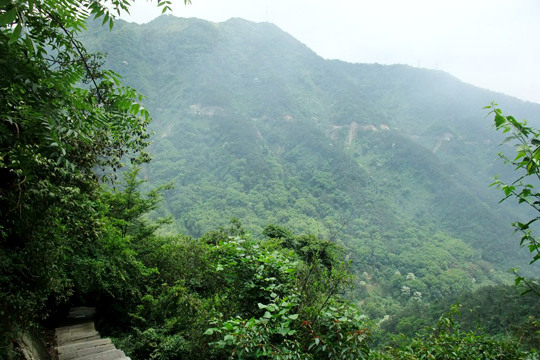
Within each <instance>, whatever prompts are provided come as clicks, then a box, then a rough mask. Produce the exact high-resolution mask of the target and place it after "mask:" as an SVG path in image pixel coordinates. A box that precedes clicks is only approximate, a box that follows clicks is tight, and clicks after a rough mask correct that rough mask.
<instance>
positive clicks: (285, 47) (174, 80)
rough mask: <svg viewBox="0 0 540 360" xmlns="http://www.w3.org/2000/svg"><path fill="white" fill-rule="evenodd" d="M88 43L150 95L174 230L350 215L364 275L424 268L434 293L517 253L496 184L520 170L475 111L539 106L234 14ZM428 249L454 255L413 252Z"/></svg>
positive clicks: (325, 220) (514, 210)
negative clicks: (325, 49)
mask: <svg viewBox="0 0 540 360" xmlns="http://www.w3.org/2000/svg"><path fill="white" fill-rule="evenodd" d="M84 41H85V42H86V43H87V44H88V46H89V47H90V48H92V47H94V48H100V49H104V50H105V51H106V52H108V65H109V66H110V67H112V68H113V70H116V71H118V72H120V73H122V74H124V79H125V82H126V83H127V84H128V85H131V86H134V87H135V88H137V89H139V90H140V91H142V92H143V93H145V94H146V95H147V100H146V101H145V105H146V106H147V107H148V108H149V109H150V110H151V113H152V114H153V117H154V123H153V130H154V131H155V133H156V134H155V137H154V145H153V146H152V148H151V149H150V150H151V152H152V153H153V155H154V161H153V162H152V163H151V164H150V165H149V166H148V167H147V168H146V169H145V170H144V172H143V173H144V175H145V176H146V177H147V178H148V180H150V183H151V184H157V183H160V182H165V181H173V182H174V183H175V185H176V190H175V191H174V192H171V193H169V194H168V195H167V196H166V199H165V206H164V207H163V208H162V209H160V212H161V214H162V215H173V216H174V218H175V220H176V223H175V228H174V229H172V231H180V232H184V233H188V234H191V235H192V236H195V237H199V236H201V235H202V234H204V233H205V232H207V231H210V230H212V229H215V228H216V227H218V226H221V225H224V224H226V223H227V221H228V219H229V218H232V217H235V218H239V219H241V220H242V221H243V222H244V224H245V226H246V227H247V228H248V229H250V230H251V231H252V232H254V233H260V232H261V230H262V228H263V227H264V226H265V225H268V224H270V223H275V224H279V225H282V226H285V227H288V228H290V229H292V230H293V231H300V232H314V233H317V234H320V236H322V237H325V238H332V237H335V236H336V229H339V228H341V227H342V225H343V224H346V227H345V230H343V231H342V232H341V233H339V238H340V239H341V240H342V241H343V242H344V243H345V244H346V245H347V247H348V248H349V251H350V252H351V254H352V258H353V261H354V264H355V267H356V269H357V271H358V272H360V273H362V272H365V271H367V272H368V273H371V274H372V275H373V274H378V275H377V276H375V277H373V276H372V275H370V278H377V277H378V278H379V279H383V278H384V279H389V278H391V277H392V276H393V275H392V274H393V273H394V272H395V271H399V272H400V273H408V272H412V273H419V272H422V273H423V275H422V276H421V277H419V278H418V281H420V282H422V284H423V285H422V284H417V286H418V288H419V289H420V288H421V289H423V290H422V291H424V293H425V294H428V295H426V296H432V297H436V296H442V295H444V294H445V291H442V292H441V291H435V288H436V287H437V286H436V285H435V284H437V283H438V280H437V279H435V278H433V276H435V277H437V275H435V274H438V276H439V278H445V276H447V278H448V279H447V280H445V281H447V282H448V283H449V284H450V285H449V284H446V285H444V286H442V288H448V289H453V290H456V289H457V288H459V287H467V286H469V287H470V286H472V280H471V279H475V283H490V282H493V281H499V280H497V279H500V278H504V277H505V275H501V274H502V273H504V272H505V271H506V269H507V268H508V267H510V266H512V265H515V264H516V263H517V264H524V261H523V259H521V256H520V254H519V249H518V245H517V240H515V236H513V235H512V233H511V229H510V223H511V222H512V221H515V220H516V219H515V216H516V215H519V216H525V214H524V213H523V211H521V210H520V209H519V208H518V207H498V206H497V205H496V204H497V202H498V200H499V199H500V194H498V193H497V192H496V191H495V190H493V189H490V188H488V185H489V183H490V181H491V179H492V177H493V176H494V175H496V174H497V173H501V174H502V175H504V176H512V171H511V169H508V168H507V167H505V166H504V165H503V164H502V163H501V162H498V161H497V160H496V154H497V152H499V151H501V149H500V148H499V147H498V144H499V143H500V141H501V140H502V137H501V135H500V134H497V133H496V132H495V131H494V130H493V129H489V121H488V120H487V119H485V115H486V112H485V110H482V107H483V106H485V105H488V104H489V103H490V102H491V101H493V100H497V101H498V102H500V103H501V106H502V107H503V108H505V109H507V110H508V111H510V112H513V113H519V114H523V116H525V117H527V118H530V119H531V120H532V119H534V118H535V117H536V118H538V116H535V115H538V114H540V105H538V104H533V103H525V102H523V101H520V100H518V99H514V98H511V97H508V96H505V95H497V96H494V95H495V94H496V93H493V92H491V91H487V90H482V89H478V88H476V87H474V86H472V85H468V84H465V83H463V82H460V81H459V80H458V79H457V78H455V77H452V76H451V75H448V74H446V73H444V72H442V71H439V70H425V69H418V68H414V67H410V66H406V65H379V64H350V63H345V62H343V61H339V60H325V59H323V58H321V57H320V56H318V55H317V54H315V53H314V52H313V51H311V50H309V49H308V48H307V47H306V46H305V45H304V44H301V43H300V42H298V41H297V40H295V39H294V38H293V37H292V36H290V35H289V34H286V33H285V32H283V31H281V30H279V28H278V27H276V26H275V25H271V24H267V23H252V22H249V21H246V20H240V19H233V20H229V21H227V22H223V23H210V22H207V21H204V20H199V19H195V20H194V19H178V18H174V17H172V16H164V17H160V18H158V19H156V20H154V21H152V22H151V23H149V24H146V25H131V24H129V23H125V22H120V23H119V24H117V25H115V28H114V29H113V32H111V33H109V32H107V31H104V30H102V29H99V28H97V27H96V28H94V27H91V35H90V36H88V37H87V38H85V39H84ZM434 149H436V151H433V150H434ZM503 149H504V148H503ZM433 234H437V235H433ZM437 239H438V240H437ZM441 239H446V240H445V241H446V242H447V243H445V244H444V245H443V244H442V242H441V241H442V240H441ZM436 244H438V245H436ZM448 244H453V245H452V246H454V247H456V248H459V249H464V250H463V251H462V253H463V254H459V253H455V252H452V251H451V249H450V248H449V246H450V245H448ZM437 247H438V248H439V249H442V250H440V251H439V250H436V249H437ZM422 249H430V251H431V252H433V251H435V253H431V254H430V256H431V257H432V258H433V259H432V261H434V262H438V261H439V260H440V262H441V263H448V264H452V265H448V267H447V268H446V270H444V269H438V270H437V267H436V266H435V265H434V264H427V262H428V259H424V260H421V261H420V259H419V258H418V257H419V256H420V253H421V252H422V251H423V250H422ZM434 249H435V250H434ZM411 250H412V252H411ZM405 255H407V256H409V257H411V259H406V260H401V257H402V256H405ZM447 256H449V257H450V258H452V259H454V260H452V261H450V262H448V261H447V260H442V259H445V258H446V257H447ZM415 257H416V259H417V260H419V262H418V263H421V264H424V267H425V268H426V269H427V268H429V269H431V270H432V272H433V273H431V274H429V273H428V272H426V271H425V270H422V267H421V266H419V265H417V264H415V263H414V261H413V260H414V258H415ZM390 259H391V260H390ZM493 269H498V270H497V273H498V274H499V275H497V276H494V275H493V272H492V270H493ZM444 274H447V275H444ZM456 274H458V275H456ZM373 281H375V280H373ZM467 282H468V283H467ZM453 290H452V291H453ZM381 291H383V290H381ZM385 291H386V290H385ZM388 291H390V290H388ZM392 291H393V290H392ZM419 291H420V290H419ZM446 291H450V290H446ZM383 292H384V291H383ZM436 293H437V294H439V295H434V294H436ZM429 294H431V295H429Z"/></svg>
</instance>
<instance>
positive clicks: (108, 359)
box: [77, 349, 126, 360]
mask: <svg viewBox="0 0 540 360" xmlns="http://www.w3.org/2000/svg"><path fill="white" fill-rule="evenodd" d="M125 357H126V354H124V352H123V351H122V350H118V349H114V350H109V351H104V352H102V353H98V354H91V355H87V356H82V357H79V358H77V360H117V359H123V358H125Z"/></svg>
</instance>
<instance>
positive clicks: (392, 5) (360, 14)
mask: <svg viewBox="0 0 540 360" xmlns="http://www.w3.org/2000/svg"><path fill="white" fill-rule="evenodd" d="M173 4H174V8H173V12H172V14H173V15H175V16H179V17H197V18H201V19H206V20H210V21H214V22H221V21H225V20H228V19H229V18H231V17H241V18H244V19H247V20H251V21H255V22H261V21H268V22H271V23H274V24H276V25H277V26H279V27H280V28H281V29H283V30H284V31H286V32H288V33H289V34H291V35H292V36H294V37H295V38H297V39H298V40H300V41H301V42H303V43H304V44H306V45H307V46H308V47H309V48H311V49H312V50H313V51H315V52H316V53H317V54H319V55H321V56H322V57H324V58H327V59H341V60H344V61H348V62H360V63H380V64H409V65H412V66H416V67H422V68H430V69H439V70H444V71H446V72H448V73H450V74H452V75H454V76H456V77H458V78H459V79H461V80H463V81H465V82H468V83H471V84H474V85H476V86H479V87H483V88H487V89H491V90H495V91H499V92H502V93H505V94H509V95H512V96H516V97H518V98H521V99H523V100H528V101H534V102H537V103H540V1H539V0H333V1H328V0H326V1H325V0H192V4H191V5H187V6H184V2H183V0H173ZM159 13H160V12H159V10H158V9H157V8H156V5H155V3H149V2H147V1H144V0H143V1H141V0H137V1H136V3H135V5H134V6H133V7H132V10H131V15H132V16H131V17H125V16H123V17H122V18H124V19H126V20H128V21H135V22H139V23H143V22H148V21H150V20H152V19H153V18H155V17H156V16H158V15H159Z"/></svg>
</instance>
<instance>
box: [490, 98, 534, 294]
mask: <svg viewBox="0 0 540 360" xmlns="http://www.w3.org/2000/svg"><path fill="white" fill-rule="evenodd" d="M486 108H487V109H490V112H489V114H490V115H491V114H492V115H493V117H494V119H493V121H494V124H495V128H496V129H497V130H499V131H502V132H503V133H505V134H508V135H509V136H508V137H507V138H506V140H505V143H507V142H509V143H511V144H512V145H513V146H514V147H515V157H513V158H512V157H510V158H509V157H508V156H506V155H505V154H504V153H503V152H501V153H499V156H500V157H501V158H502V159H503V160H504V161H505V162H506V163H509V164H512V165H513V166H514V169H515V172H516V176H517V178H516V179H515V180H512V181H510V182H505V181H503V180H501V179H499V178H497V177H496V178H495V182H494V183H493V184H492V185H495V186H497V187H498V188H499V189H501V190H502V191H503V192H504V198H503V199H502V200H501V202H502V201H505V200H507V199H509V198H513V199H516V200H518V203H519V204H525V205H527V206H528V207H530V208H531V209H532V210H533V215H532V218H531V219H528V220H525V221H516V222H514V223H513V224H512V226H513V227H514V229H515V230H516V232H518V233H520V234H521V242H520V245H521V246H522V247H526V248H527V249H528V250H529V253H530V254H531V256H532V259H531V261H530V264H531V265H532V264H535V263H536V262H537V261H538V260H539V259H540V241H538V239H537V238H536V235H534V234H533V230H535V228H537V227H538V223H537V221H538V220H540V193H539V192H538V190H536V188H537V187H538V185H539V184H538V181H540V131H538V130H537V129H534V128H532V127H530V126H528V125H527V121H525V120H523V121H520V120H517V119H516V118H515V117H513V116H511V115H503V112H502V110H501V109H500V108H498V106H497V104H495V103H492V104H491V105H490V106H487V107H486ZM514 272H515V274H516V280H515V283H516V286H517V285H519V284H520V283H522V282H523V283H525V285H527V287H528V289H527V290H526V291H525V292H534V293H536V295H539V296H540V284H539V283H538V282H537V281H535V280H528V279H526V278H525V277H523V276H521V275H519V274H518V271H517V269H516V270H514Z"/></svg>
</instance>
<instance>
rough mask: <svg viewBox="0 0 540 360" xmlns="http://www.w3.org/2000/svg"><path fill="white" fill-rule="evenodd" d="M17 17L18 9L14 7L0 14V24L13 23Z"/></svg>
mask: <svg viewBox="0 0 540 360" xmlns="http://www.w3.org/2000/svg"><path fill="white" fill-rule="evenodd" d="M16 18H17V9H15V8H13V9H11V10H9V11H6V12H5V13H3V14H2V15H0V26H5V25H9V24H12V23H13V22H14V21H15V19H16Z"/></svg>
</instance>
